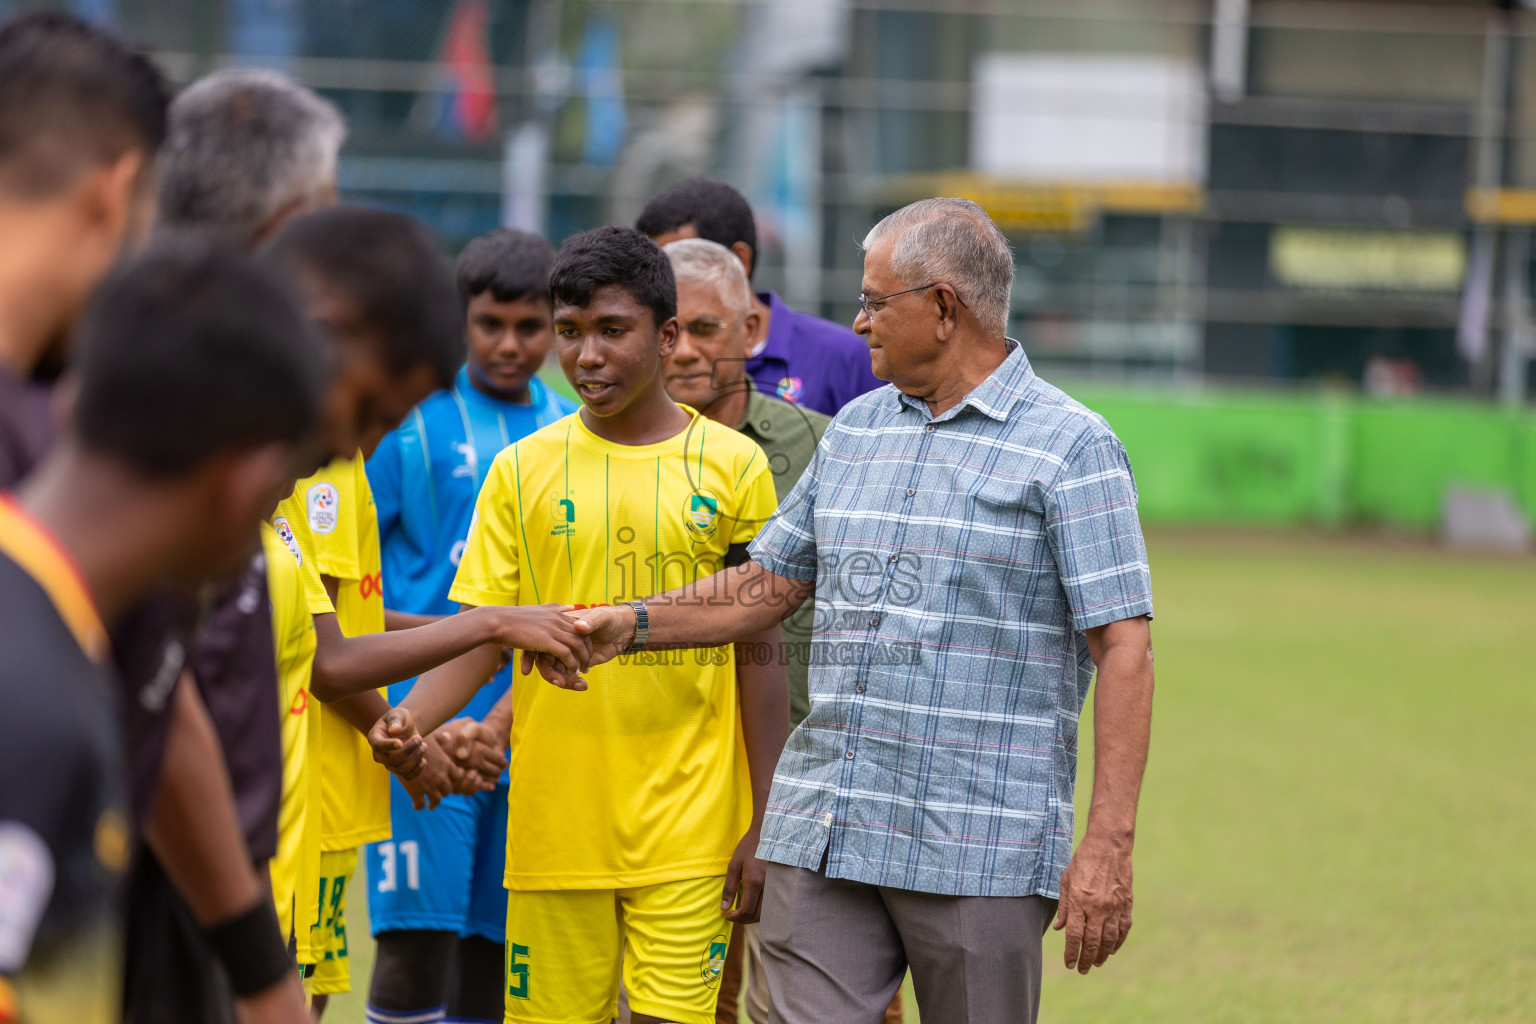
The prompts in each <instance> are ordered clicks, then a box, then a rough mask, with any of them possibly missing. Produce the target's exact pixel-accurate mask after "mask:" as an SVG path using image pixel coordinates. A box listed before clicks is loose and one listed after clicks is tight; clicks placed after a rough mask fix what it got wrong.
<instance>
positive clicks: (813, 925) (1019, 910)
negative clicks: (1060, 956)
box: [758, 864, 1056, 1024]
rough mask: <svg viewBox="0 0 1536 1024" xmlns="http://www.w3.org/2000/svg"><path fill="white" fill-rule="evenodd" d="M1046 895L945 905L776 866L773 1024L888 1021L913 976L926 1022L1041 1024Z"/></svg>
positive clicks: (764, 932) (767, 909)
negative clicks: (904, 985)
mask: <svg viewBox="0 0 1536 1024" xmlns="http://www.w3.org/2000/svg"><path fill="white" fill-rule="evenodd" d="M1055 914H1056V901H1055V900H1053V899H1048V898H1046V897H1044V896H938V895H934V894H932V893H923V892H911V891H909V890H906V889H888V888H884V887H882V886H876V885H868V884H865V883H863V882H849V881H845V880H842V879H834V878H828V877H827V876H826V875H825V874H824V873H823V872H821V871H808V870H806V869H805V868H792V867H785V866H784V865H782V864H769V865H768V880H767V883H766V884H765V885H764V887H763V916H762V924H761V925H760V926H759V928H758V935H759V938H760V939H761V942H762V950H763V965H764V968H765V973H766V974H767V976H768V988H769V991H770V992H771V993H772V999H773V1024H879V1022H880V1020H881V1018H882V1017H883V1016H884V1015H885V1008H886V1007H887V1006H889V1005H890V1002H891V997H892V996H894V995H895V994H896V989H897V988H899V987H900V985H901V979H902V975H903V974H904V972H905V971H906V970H907V969H908V968H910V969H911V971H912V985H913V988H914V989H915V990H916V992H917V1006H918V1010H919V1012H920V1013H921V1016H922V1021H923V1024H1034V1021H1035V1018H1036V1015H1037V1014H1038V1013H1039V1010H1040V940H1041V938H1042V937H1043V936H1044V935H1045V929H1046V928H1047V927H1048V926H1049V925H1050V923H1051V919H1052V917H1054V916H1055Z"/></svg>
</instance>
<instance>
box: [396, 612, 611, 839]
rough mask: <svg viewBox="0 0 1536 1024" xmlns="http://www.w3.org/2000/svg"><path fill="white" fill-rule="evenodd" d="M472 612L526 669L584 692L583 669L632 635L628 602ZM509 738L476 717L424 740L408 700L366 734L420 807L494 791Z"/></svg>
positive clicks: (433, 732)
mask: <svg viewBox="0 0 1536 1024" xmlns="http://www.w3.org/2000/svg"><path fill="white" fill-rule="evenodd" d="M474 612H477V613H489V614H490V615H492V616H495V618H496V621H495V623H494V629H493V632H495V634H496V638H495V641H494V642H495V643H496V644H497V645H499V646H501V647H502V648H504V649H516V650H518V651H519V652H520V653H521V664H522V670H523V672H524V674H528V675H531V674H532V673H533V672H534V671H535V670H537V671H538V673H539V674H540V675H541V676H543V677H544V678H545V679H546V680H548V681H549V682H551V683H553V684H554V685H556V686H558V687H560V688H562V689H566V690H585V689H586V688H587V681H586V679H585V678H583V676H582V673H583V672H585V671H586V670H587V669H589V668H591V667H592V666H594V665H601V664H602V663H603V662H605V661H610V660H612V659H613V658H615V657H617V656H618V654H619V653H620V652H621V651H622V650H624V648H626V647H627V646H629V643H630V640H631V639H632V638H633V636H634V613H633V611H631V610H630V609H629V608H628V607H610V606H603V607H598V608H584V609H577V608H576V607H575V606H574V605H557V604H545V605H532V606H527V605H525V606H521V607H515V608H495V607H490V606H486V607H483V608H476V609H474ZM502 663H503V664H505V660H503V662H502ZM426 678H427V677H426V676H423V677H422V680H425V679H426ZM422 680H418V682H417V686H420V685H421V683H422ZM510 740H511V736H510V734H509V732H508V730H507V729H505V728H503V729H497V728H493V727H492V726H491V725H488V724H486V723H485V722H479V721H476V720H475V719H473V718H458V719H454V720H453V721H451V722H447V723H446V724H444V725H442V726H440V727H439V728H437V729H434V730H431V732H430V733H429V735H428V736H426V737H423V736H422V734H421V731H420V730H419V728H418V727H417V723H416V717H415V715H414V714H412V712H411V710H410V708H408V707H405V706H403V705H402V706H400V707H394V708H390V709H389V711H388V712H387V713H385V715H384V716H383V717H382V718H380V719H379V720H378V721H377V722H375V723H374V725H373V728H372V729H370V730H369V732H368V743H369V745H370V746H371V747H372V748H373V759H374V760H375V761H377V762H378V763H380V764H382V765H383V766H384V767H386V768H388V769H389V770H390V771H391V772H393V773H394V774H395V775H396V776H398V777H399V779H400V781H401V783H402V784H403V785H404V786H405V788H406V791H407V792H409V793H410V795H411V800H412V802H413V803H414V804H415V806H416V809H417V810H424V809H427V808H435V807H437V805H438V803H439V802H440V801H441V800H442V798H443V797H444V796H446V795H448V794H449V793H459V794H463V795H473V794H475V793H483V792H486V791H488V790H491V789H494V788H495V787H496V783H497V780H498V779H500V778H501V773H502V772H503V771H504V770H505V769H506V767H507V747H508V744H509V742H510Z"/></svg>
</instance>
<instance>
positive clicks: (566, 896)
mask: <svg viewBox="0 0 1536 1024" xmlns="http://www.w3.org/2000/svg"><path fill="white" fill-rule="evenodd" d="M724 888H725V879H724V877H715V878H689V879H684V880H683V881H679V882H662V883H660V884H659V885H647V886H641V887H640V888H637V889H555V890H541V891H536V892H530V891H522V890H517V889H514V890H511V891H509V892H508V893H507V945H506V964H507V1011H506V1022H507V1024H607V1022H608V1021H611V1020H613V1018H614V1016H615V1014H616V1013H617V1012H618V999H619V979H620V976H621V974H622V977H623V980H624V988H625V990H626V991H627V992H628V993H629V1008H630V1010H631V1011H633V1012H635V1013H646V1014H650V1015H652V1016H655V1017H660V1018H662V1019H664V1020H670V1021H677V1022H679V1024H714V1019H715V997H716V996H717V995H718V994H719V991H720V971H721V969H722V967H723V966H724V964H725V951H726V947H727V946H728V945H729V944H730V941H731V923H730V922H729V921H727V920H726V919H725V918H724V917H722V916H721V914H720V894H721V891H722V890H723V889H724Z"/></svg>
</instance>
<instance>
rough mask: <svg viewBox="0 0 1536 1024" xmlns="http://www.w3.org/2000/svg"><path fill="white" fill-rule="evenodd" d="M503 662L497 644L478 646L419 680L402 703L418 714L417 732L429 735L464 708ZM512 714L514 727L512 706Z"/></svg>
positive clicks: (415, 714) (509, 693)
mask: <svg viewBox="0 0 1536 1024" xmlns="http://www.w3.org/2000/svg"><path fill="white" fill-rule="evenodd" d="M455 617H456V618H457V617H458V616H455ZM500 665H501V652H500V651H499V650H497V649H496V648H494V647H479V648H476V649H475V650H472V651H470V652H469V653H467V654H465V655H463V656H461V657H458V658H455V659H454V660H452V661H450V662H448V663H447V664H446V665H443V666H441V667H439V668H436V669H433V670H432V671H430V672H428V673H427V674H425V675H423V676H422V677H421V678H420V679H418V680H416V683H415V685H414V686H412V687H411V692H410V693H409V694H407V695H406V697H405V700H403V701H401V702H400V706H401V707H403V708H406V709H408V710H409V711H410V712H411V714H412V715H414V716H415V718H416V729H417V731H418V732H420V733H421V735H423V736H426V735H429V734H430V733H431V732H432V731H433V730H434V729H437V728H438V727H439V726H441V725H442V724H443V723H444V722H447V721H448V720H449V719H451V718H452V717H453V716H454V715H457V714H458V713H459V712H460V711H462V710H464V705H466V704H468V703H469V702H470V700H471V699H472V698H473V697H474V696H475V694H476V693H477V692H478V691H479V689H480V687H482V686H484V685H485V684H486V681H487V680H489V679H490V678H491V676H493V675H495V674H496V669H497V668H498V667H499V666H500ZM510 695H511V691H510V690H509V691H508V696H509V697H510ZM498 706H499V704H498ZM508 716H509V721H508V728H509V729H510V727H511V725H510V709H509V712H508Z"/></svg>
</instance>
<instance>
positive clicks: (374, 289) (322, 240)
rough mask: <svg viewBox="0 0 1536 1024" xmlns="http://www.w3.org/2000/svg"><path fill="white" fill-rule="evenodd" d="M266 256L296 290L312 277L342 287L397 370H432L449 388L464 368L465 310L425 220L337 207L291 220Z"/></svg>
mask: <svg viewBox="0 0 1536 1024" xmlns="http://www.w3.org/2000/svg"><path fill="white" fill-rule="evenodd" d="M260 258H261V260H262V261H263V262H264V263H266V264H268V265H270V266H273V267H275V268H277V269H278V270H279V272H280V273H283V274H286V275H289V278H288V279H289V280H290V281H291V282H293V284H294V286H295V287H299V288H302V281H303V279H304V278H305V277H306V276H308V277H313V278H314V279H315V280H316V281H318V282H319V283H320V285H321V286H322V287H324V288H326V289H334V290H335V292H337V293H338V294H339V297H340V298H341V299H343V300H344V301H345V302H346V303H347V304H348V305H349V306H350V307H351V311H352V312H353V314H354V315H356V316H357V318H358V320H359V321H360V323H361V325H362V326H363V327H365V328H366V329H367V330H368V331H369V332H370V333H372V334H373V335H375V336H377V338H378V339H379V341H380V342H381V343H382V344H383V356H384V361H385V365H386V366H387V367H388V368H389V371H390V372H391V373H395V374H405V373H409V372H410V371H411V370H413V369H415V368H416V367H418V366H428V367H430V368H431V369H432V372H433V374H434V375H435V376H436V378H437V383H438V385H439V386H440V387H447V386H448V385H449V384H451V383H453V378H454V375H455V374H457V373H458V372H459V367H460V366H463V365H464V306H463V304H462V303H461V302H460V301H459V296H458V291H457V289H456V288H455V287H454V283H453V273H452V271H450V270H449V268H448V260H447V258H446V257H445V256H443V253H442V250H440V249H439V248H438V245H437V241H436V240H435V239H434V238H433V237H432V234H431V233H430V232H429V231H428V230H427V229H426V228H425V227H424V226H423V225H422V224H420V223H419V222H417V221H414V220H412V219H411V218H409V217H406V216H403V215H401V214H398V213H390V212H388V211H386V210H371V209H366V208H364V207H361V206H333V207H331V208H330V209H327V210H320V211H318V212H316V213H310V214H306V215H304V216H302V217H296V218H295V219H293V220H292V221H290V222H288V224H287V225H285V226H284V227H283V229H282V230H281V231H279V232H278V234H277V237H276V238H274V239H273V240H272V242H271V244H269V245H268V246H267V247H266V248H265V249H264V250H263V251H262V253H261V257H260Z"/></svg>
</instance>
